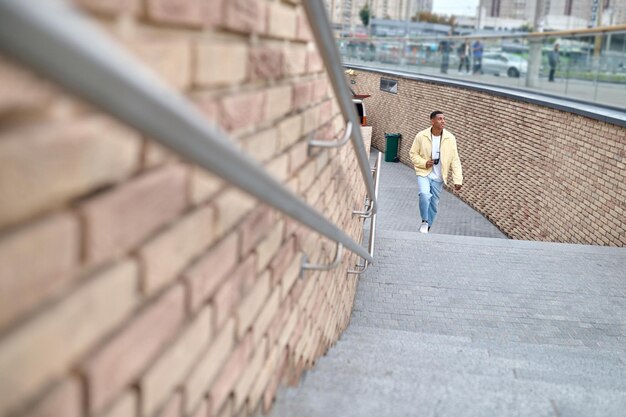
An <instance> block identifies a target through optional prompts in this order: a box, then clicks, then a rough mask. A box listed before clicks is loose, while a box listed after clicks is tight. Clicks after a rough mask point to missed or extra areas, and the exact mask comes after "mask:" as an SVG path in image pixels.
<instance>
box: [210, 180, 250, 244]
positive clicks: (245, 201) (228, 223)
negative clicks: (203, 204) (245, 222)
mask: <svg viewBox="0 0 626 417" xmlns="http://www.w3.org/2000/svg"><path fill="white" fill-rule="evenodd" d="M256 204H257V203H256V200H255V199H253V198H252V197H250V196H248V194H245V193H243V192H241V191H239V190H237V189H234V188H231V189H229V190H226V191H225V192H223V193H221V194H220V195H219V196H218V197H217V198H216V199H215V207H216V208H217V229H218V234H219V235H220V236H221V235H223V234H224V233H226V232H227V231H229V230H230V229H231V228H233V227H234V226H235V225H236V224H237V223H238V222H239V221H240V220H241V219H242V218H243V217H245V216H246V215H247V214H248V213H249V212H250V211H251V210H252V208H253V207H254V206H255V205H256Z"/></svg>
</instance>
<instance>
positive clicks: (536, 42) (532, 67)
mask: <svg viewBox="0 0 626 417" xmlns="http://www.w3.org/2000/svg"><path fill="white" fill-rule="evenodd" d="M542 6H543V1H542V0H537V4H536V6H535V19H534V22H533V31H534V32H541V30H542V29H543V28H542V27H540V26H542V25H541V17H542V13H541V12H542ZM528 43H529V45H528V72H527V73H526V87H529V88H538V87H539V68H540V66H541V47H542V44H543V42H542V41H541V39H537V38H531V39H529V42H528Z"/></svg>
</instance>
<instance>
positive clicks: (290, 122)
mask: <svg viewBox="0 0 626 417" xmlns="http://www.w3.org/2000/svg"><path fill="white" fill-rule="evenodd" d="M278 134H279V138H280V144H279V149H281V150H282V149H286V148H288V147H290V146H291V145H293V144H294V143H296V142H297V141H298V140H299V139H300V138H301V137H302V116H301V115H299V114H298V115H295V116H291V117H289V118H287V119H285V120H283V121H282V122H280V124H279V125H278Z"/></svg>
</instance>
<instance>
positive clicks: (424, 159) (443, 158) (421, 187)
mask: <svg viewBox="0 0 626 417" xmlns="http://www.w3.org/2000/svg"><path fill="white" fill-rule="evenodd" d="M430 124H431V127H430V128H428V129H424V130H422V131H421V132H419V133H418V134H417V135H416V136H415V140H414V141H413V145H412V146H411V151H410V153H409V155H410V157H411V162H413V168H414V169H415V174H416V175H417V189H418V193H419V210H420V216H421V218H422V224H421V225H420V229H419V231H420V233H428V232H429V230H430V228H431V227H432V225H433V223H434V222H435V217H436V216H437V208H438V206H439V196H440V195H441V189H442V188H443V184H447V183H448V182H447V181H448V174H449V173H450V172H452V181H453V182H454V189H455V190H457V191H458V190H460V189H461V185H462V184H463V171H462V168H461V159H460V158H459V152H458V150H457V146H456V139H455V137H454V135H453V134H452V133H451V132H450V131H448V130H444V127H445V125H446V118H445V116H444V115H443V112H441V111H438V110H437V111H434V112H432V113H431V114H430Z"/></svg>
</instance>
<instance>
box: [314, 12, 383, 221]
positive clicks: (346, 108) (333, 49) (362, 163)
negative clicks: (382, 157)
mask: <svg viewBox="0 0 626 417" xmlns="http://www.w3.org/2000/svg"><path fill="white" fill-rule="evenodd" d="M302 3H303V5H304V9H305V10H306V14H307V16H308V19H309V23H310V25H311V30H312V31H313V35H314V36H315V40H316V43H317V47H318V48H319V52H320V54H321V56H322V58H323V60H324V63H325V64H326V70H327V71H328V76H329V77H330V80H331V83H332V85H333V89H334V91H335V96H336V99H337V101H338V102H339V107H340V108H341V113H342V114H343V117H344V119H345V120H347V121H349V122H350V123H352V125H353V126H360V123H359V120H358V116H357V114H356V109H355V107H354V104H353V103H352V98H351V97H352V94H351V93H350V88H349V87H348V84H347V82H346V78H345V75H344V73H343V66H342V65H341V57H340V56H339V52H338V51H337V45H336V44H335V40H334V39H333V31H332V29H331V28H330V25H329V23H328V15H327V14H326V10H324V5H323V4H322V2H321V1H319V0H305V1H303V2H302ZM370 25H371V22H370ZM350 138H351V140H352V146H353V148H354V153H355V154H356V157H357V162H358V164H359V168H360V170H361V177H362V178H363V181H364V182H365V189H366V191H367V195H368V197H369V198H370V201H372V204H373V205H374V212H376V209H377V206H378V202H377V201H376V195H375V194H374V181H373V179H372V176H371V175H370V165H369V160H368V156H367V154H366V153H365V146H364V144H363V137H362V136H361V129H354V131H353V134H352V136H351V137H350Z"/></svg>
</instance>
